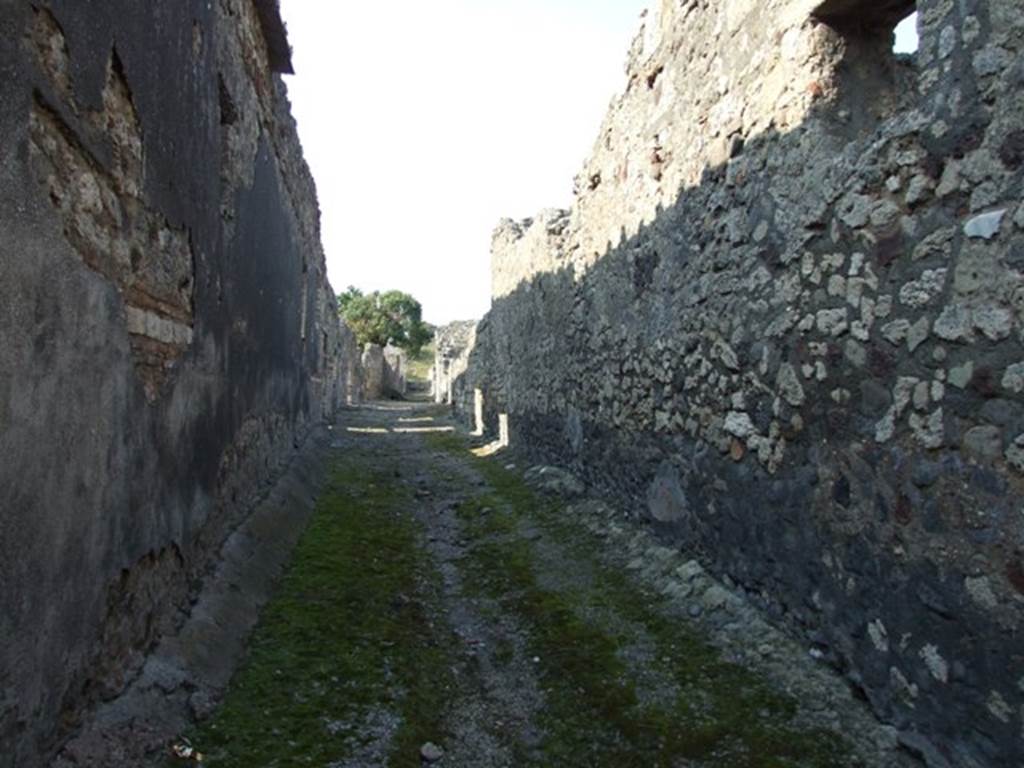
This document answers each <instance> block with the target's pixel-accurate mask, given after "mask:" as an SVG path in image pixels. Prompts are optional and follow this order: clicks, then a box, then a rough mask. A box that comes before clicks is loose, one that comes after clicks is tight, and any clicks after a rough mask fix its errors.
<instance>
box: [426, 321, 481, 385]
mask: <svg viewBox="0 0 1024 768" xmlns="http://www.w3.org/2000/svg"><path fill="white" fill-rule="evenodd" d="M475 336H476V322H475V321H473V320H466V321H459V322H454V323H449V324H448V325H445V326H443V327H441V328H438V329H437V330H436V331H435V332H434V365H433V366H432V367H431V369H430V371H431V373H430V379H431V394H432V395H433V397H434V402H435V403H444V404H446V405H451V404H453V403H454V402H455V383H456V381H457V380H458V379H459V377H460V376H462V375H463V374H464V373H465V372H466V367H467V366H468V365H469V352H470V350H471V349H472V348H473V340H474V338H475Z"/></svg>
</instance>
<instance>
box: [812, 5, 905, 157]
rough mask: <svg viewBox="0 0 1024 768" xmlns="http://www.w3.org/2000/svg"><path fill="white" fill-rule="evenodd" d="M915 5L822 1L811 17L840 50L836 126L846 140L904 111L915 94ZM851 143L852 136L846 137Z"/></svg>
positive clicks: (837, 75)
mask: <svg viewBox="0 0 1024 768" xmlns="http://www.w3.org/2000/svg"><path fill="white" fill-rule="evenodd" d="M916 11H917V3H916V1H915V0H824V2H821V3H819V4H818V6H817V7H816V8H815V10H814V13H813V17H814V18H815V19H817V20H818V21H819V22H821V23H822V24H824V25H826V26H828V27H830V28H831V29H832V30H834V31H835V32H836V33H837V34H838V36H839V38H841V44H842V57H841V60H840V61H839V62H838V65H837V67H836V70H835V76H836V86H837V88H838V97H839V102H840V103H839V104H838V105H837V106H838V107H839V108H838V109H837V110H836V113H837V115H841V116H842V117H841V122H845V123H846V125H847V126H848V128H849V130H850V131H851V133H852V134H862V133H863V132H865V131H870V130H872V129H873V128H874V127H875V126H876V125H877V123H878V121H879V120H884V119H886V118H887V117H889V116H891V115H893V114H895V113H896V112H898V111H900V110H901V109H904V108H906V107H908V106H909V104H907V103H906V101H907V100H908V99H912V98H913V94H915V93H916V90H917V89H916V87H915V86H916V79H917V70H916V67H915V64H914V58H913V57H912V56H909V55H906V54H909V53H913V52H914V51H916V50H917V44H918V43H917V13H916ZM851 138H852V136H851Z"/></svg>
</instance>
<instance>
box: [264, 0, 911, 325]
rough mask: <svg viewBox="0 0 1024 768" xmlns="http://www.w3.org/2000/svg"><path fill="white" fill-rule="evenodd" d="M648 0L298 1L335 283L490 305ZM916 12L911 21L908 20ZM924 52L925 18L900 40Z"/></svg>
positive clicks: (566, 177)
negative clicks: (503, 231) (505, 265)
mask: <svg viewBox="0 0 1024 768" xmlns="http://www.w3.org/2000/svg"><path fill="white" fill-rule="evenodd" d="M646 5H647V0H433V2H425V1H424V0H389V2H376V1H375V0H367V1H365V2H359V1H353V0H342V1H341V2H325V1H324V0H282V2H281V10H282V15H283V16H284V19H285V22H286V23H287V25H288V33H289V39H290V42H291V44H292V47H293V49H294V64H295V70H296V72H297V74H296V75H295V76H294V77H289V78H287V83H288V92H289V96H290V98H291V100H292V106H293V112H294V114H295V118H296V120H297V122H298V126H299V134H300V136H301V138H302V144H303V148H304V150H305V154H306V159H307V161H308V162H309V165H310V168H311V169H312V171H313V176H314V177H315V178H316V183H317V190H318V193H319V196H320V208H321V211H322V217H323V218H322V226H323V239H324V248H325V250H326V254H327V273H328V277H329V278H330V280H331V284H332V285H333V286H334V289H335V291H336V292H341V291H342V290H344V289H345V288H346V287H347V286H349V285H356V286H358V287H359V288H362V289H363V290H365V291H373V290H389V289H392V288H395V289H399V290H403V291H406V292H408V293H411V294H412V295H413V296H415V297H416V298H417V299H419V300H420V302H421V303H422V304H423V309H424V317H425V319H426V320H427V321H429V322H432V323H436V324H441V323H447V322H449V321H451V320H468V319H473V318H479V317H481V316H482V315H483V314H484V312H486V311H487V309H488V307H489V306H490V242H491V232H492V230H493V229H494V226H495V225H496V224H497V223H498V220H499V219H501V218H502V217H505V216H508V217H512V218H517V219H519V218H524V217H527V216H533V215H534V214H535V213H537V212H538V211H539V210H540V209H541V208H547V207H568V206H569V205H570V204H571V201H572V179H573V176H574V175H575V174H576V173H577V171H579V170H580V168H581V166H582V163H583V161H584V159H585V158H586V157H587V156H588V155H589V154H590V149H591V146H592V144H593V142H594V139H595V138H596V137H597V133H598V130H599V127H600V123H601V120H602V118H603V116H604V114H605V111H606V109H607V106H608V102H609V101H610V99H611V97H612V96H613V95H614V93H616V92H617V91H618V90H619V89H620V88H622V86H623V85H624V84H625V75H624V73H623V66H624V63H625V58H626V52H627V50H628V47H629V43H630V41H631V40H632V38H633V35H634V34H635V33H636V31H637V30H638V29H639V17H640V13H641V11H642V10H643V9H644V7H646ZM908 21H909V20H908ZM911 47H914V48H916V30H915V29H914V26H913V22H910V23H909V24H904V25H901V27H900V28H899V29H898V30H897V46H896V50H898V51H899V50H909V49H910V48H911Z"/></svg>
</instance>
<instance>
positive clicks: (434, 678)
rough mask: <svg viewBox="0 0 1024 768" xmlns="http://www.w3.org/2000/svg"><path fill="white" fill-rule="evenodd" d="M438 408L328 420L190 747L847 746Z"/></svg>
mask: <svg viewBox="0 0 1024 768" xmlns="http://www.w3.org/2000/svg"><path fill="white" fill-rule="evenodd" d="M444 425H445V422H443V421H441V420H439V417H437V415H436V411H431V410H430V409H429V408H425V407H423V406H416V407H412V406H399V405H392V406H379V407H377V408H373V409H363V410H360V411H357V412H352V413H350V414H348V415H347V417H346V420H345V422H344V423H343V424H341V425H340V426H339V427H338V428H337V429H336V433H337V434H338V441H337V447H336V450H335V453H334V457H333V468H332V475H331V478H330V481H329V484H328V487H327V489H326V491H325V492H324V493H323V495H322V496H321V498H320V500H319V503H318V507H317V510H316V513H315V516H314V518H313V521H312V523H311V524H310V526H309V528H308V530H307V531H306V532H305V534H304V535H303V537H302V539H301V541H300V543H299V545H298V548H297V549H296V552H295V555H294V558H293V563H292V565H291V567H290V569H289V571H288V572H287V574H286V576H285V578H284V579H283V581H282V583H281V585H280V588H279V590H278V593H277V595H276V596H275V598H274V599H273V600H272V601H271V603H270V604H269V605H268V606H267V608H266V609H265V610H264V613H263V615H262V617H261V621H260V624H259V626H258V628H257V630H256V632H255V635H254V637H253V640H252V643H251V650H250V653H249V656H248V659H247V661H246V662H245V663H244V665H243V666H242V668H241V669H240V670H239V671H238V672H237V674H236V675H235V678H234V679H233V681H232V684H231V687H230V690H229V691H228V693H227V696H226V698H225V700H224V702H223V704H222V706H221V707H220V709H219V710H218V711H217V712H216V713H215V714H214V715H213V717H212V718H211V719H210V720H208V721H207V722H205V723H203V724H201V725H200V726H199V727H197V729H196V730H195V731H194V732H193V733H192V734H191V740H192V743H193V744H195V746H196V747H197V748H198V749H199V750H201V751H202V752H203V753H204V756H205V760H204V762H205V763H206V764H208V765H212V766H225V767H227V766H230V767H232V768H233V767H235V766H247V767H248V766H305V765H314V766H322V767H327V766H329V767H331V768H341V767H342V766H418V765H421V764H423V763H424V762H426V760H425V757H424V755H426V756H427V757H431V758H435V757H436V758H438V759H437V760H436V761H435V762H436V764H437V765H442V766H466V767H467V768H468V767H469V766H474V767H475V766H481V767H484V766H594V767H599V766H609V768H610V767H611V766H616V767H621V766H668V767H675V766H708V767H712V766H714V767H717V766H721V767H722V768H726V767H732V766H736V767H737V768H739V767H743V766H749V767H751V768H755V767H757V768H761V767H763V768H769V767H772V766H811V767H817V766H820V767H822V768H824V767H826V766H846V765H861V764H863V763H862V762H859V761H858V760H857V759H856V758H854V757H852V756H851V755H850V749H849V747H848V746H847V745H846V743H845V742H844V741H843V739H842V738H841V737H840V736H838V735H837V734H835V733H833V732H830V731H827V730H823V729H821V728H817V727H808V725H807V722H808V720H807V719H806V718H805V717H804V713H803V711H802V709H801V707H800V706H799V705H798V702H797V701H795V700H794V699H792V698H789V697H787V696H785V695H782V694H779V693H777V692H775V691H773V690H772V688H771V686H770V685H769V684H768V683H767V682H765V681H764V680H763V679H760V678H759V677H758V676H757V675H755V674H754V673H753V672H751V671H748V670H746V669H744V668H742V667H740V666H737V665H736V664H732V663H727V662H725V661H723V660H722V658H721V657H720V655H719V653H718V652H717V651H716V650H715V649H714V648H713V647H712V646H711V645H710V644H709V643H708V642H706V640H705V639H703V638H702V637H701V636H700V635H699V634H698V633H697V631H696V630H694V629H693V628H688V627H687V626H686V625H685V623H682V622H680V621H678V620H676V619H674V618H673V617H671V616H670V615H668V614H667V613H666V612H665V610H663V607H662V606H661V604H660V598H659V597H658V596H656V595H653V594H649V593H647V592H646V591H645V590H644V589H642V588H641V587H640V586H638V585H637V584H636V583H635V582H634V581H633V580H632V579H631V578H630V577H629V576H628V575H626V574H625V573H624V572H622V571H619V570H615V569H610V568H608V567H607V566H606V564H602V562H601V559H600V557H599V549H600V547H601V546H602V545H601V542H600V540H599V539H598V538H597V537H594V536H592V535H590V534H588V533H586V532H585V531H581V530H580V528H579V526H574V525H572V524H570V523H569V522H568V521H567V519H566V518H565V516H564V515H563V514H561V510H562V509H563V508H564V503H563V502H561V501H559V500H558V499H554V498H551V497H542V496H538V495H536V494H535V493H534V492H533V491H532V490H530V489H529V488H528V487H527V486H525V485H524V484H523V482H522V479H521V477H520V475H519V474H518V472H514V471H510V470H509V469H506V468H505V466H504V465H503V461H502V460H500V459H499V458H491V459H482V458H476V457H474V456H472V455H470V454H469V452H468V451H467V446H466V444H465V442H464V441H463V439H462V438H460V437H458V436H456V435H455V434H452V433H451V432H445V431H439V430H441V429H447V427H445V426H444ZM428 742H430V743H432V744H435V745H437V746H438V747H440V749H439V750H438V752H439V755H432V754H429V750H428V751H427V752H426V753H424V752H423V751H422V749H423V747H424V745H425V744H427V743H428Z"/></svg>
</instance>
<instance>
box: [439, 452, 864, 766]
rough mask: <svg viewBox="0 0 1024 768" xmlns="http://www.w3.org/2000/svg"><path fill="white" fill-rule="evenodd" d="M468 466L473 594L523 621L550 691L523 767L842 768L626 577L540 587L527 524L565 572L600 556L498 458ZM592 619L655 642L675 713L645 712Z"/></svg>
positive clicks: (773, 699) (787, 706)
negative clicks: (537, 742) (480, 480)
mask: <svg viewBox="0 0 1024 768" xmlns="http://www.w3.org/2000/svg"><path fill="white" fill-rule="evenodd" d="M430 440H431V442H432V443H433V445H434V446H435V447H436V448H441V449H444V450H447V451H449V452H453V453H456V454H460V455H464V454H465V451H466V446H465V445H464V443H463V441H462V440H461V439H460V438H459V437H457V436H454V435H433V436H431V438H430ZM472 461H473V462H474V466H475V468H476V469H477V470H478V471H479V472H480V473H481V474H482V475H483V476H484V477H485V478H486V479H487V481H488V484H489V485H490V487H491V488H492V489H493V491H492V493H491V494H489V495H487V496H483V497H479V498H477V499H475V500H474V501H473V502H472V503H470V504H466V505H463V506H462V507H461V509H460V513H461V516H462V518H463V521H464V524H465V526H466V528H467V531H466V533H467V538H468V539H469V540H470V541H472V542H475V543H474V544H473V545H472V546H471V548H470V550H469V552H470V557H469V558H468V565H467V567H468V568H469V569H470V571H471V573H472V578H471V579H470V583H473V584H475V585H476V588H477V589H480V590H482V591H484V592H486V593H488V595H489V596H490V597H491V598H493V599H497V600H499V601H500V604H501V605H502V607H503V608H504V609H506V610H508V611H512V612H515V613H516V614H518V615H519V616H520V617H521V618H522V619H523V620H524V623H525V625H526V627H527V628H528V631H529V632H530V634H531V647H532V652H533V653H535V654H536V658H537V659H538V660H539V666H540V667H541V671H542V684H543V685H544V687H545V690H546V696H547V704H548V706H547V708H546V710H545V712H544V713H543V715H542V722H541V723H539V725H540V726H541V728H542V729H543V730H544V732H545V733H546V738H545V740H544V743H543V744H542V745H541V749H540V753H541V754H540V755H536V754H535V755H533V756H531V757H529V758H527V757H526V756H524V763H528V764H535V765H557V766H576V765H578V766H594V767H595V768H597V767H598V766H677V765H701V766H722V767H723V768H724V767H726V766H729V767H732V766H736V767H740V766H749V767H751V768H754V767H757V768H773V767H775V766H819V767H821V768H824V767H825V766H839V765H849V764H850V761H849V759H848V758H847V757H846V752H847V750H846V748H845V747H844V744H843V743H842V741H841V739H840V738H839V737H838V736H837V735H836V734H833V733H830V732H826V731H807V730H804V729H801V728H798V727H794V726H793V724H792V720H793V716H794V714H795V713H796V709H797V705H796V702H794V701H793V700H792V699H790V698H788V697H786V696H782V695H779V694H776V693H774V692H772V691H771V690H770V689H769V688H768V687H767V686H766V684H765V683H764V682H762V681H761V680H759V679H758V678H757V677H756V676H755V675H754V674H753V673H751V672H749V671H748V670H745V669H743V668H741V667H739V666H737V665H735V664H730V663H726V662H725V661H723V660H722V659H721V657H720V655H719V653H718V652H717V651H716V650H715V649H714V648H713V647H712V646H710V645H709V644H708V643H707V642H706V641H704V640H702V639H701V638H700V637H699V636H697V634H696V633H695V632H694V631H692V630H689V629H687V628H685V627H683V626H680V622H678V621H674V620H671V619H670V618H668V617H667V615H666V614H665V613H664V612H663V611H659V610H658V609H657V607H656V605H655V604H656V598H655V597H654V596H652V595H647V594H644V593H643V592H642V591H641V590H640V589H639V588H638V587H637V585H635V584H634V583H633V582H632V581H630V580H629V578H628V577H626V576H624V575H622V574H621V573H618V572H613V571H609V570H607V569H603V568H596V569H594V571H593V572H594V573H595V574H596V578H592V579H589V580H587V582H586V585H585V586H583V587H577V588H575V589H568V590H553V589H550V588H545V587H543V586H541V582H540V580H539V579H538V572H539V569H541V568H543V567H545V566H544V565H543V564H542V563H541V560H542V558H541V557H540V555H539V553H538V551H537V549H536V548H535V547H534V546H533V545H532V544H531V542H530V541H529V540H528V537H526V538H524V537H523V536H522V535H521V532H522V530H523V525H524V524H526V525H528V526H529V527H531V528H536V529H538V530H539V531H541V533H542V535H543V536H545V537H548V538H549V539H550V540H553V541H555V542H557V543H558V545H559V546H560V547H561V548H562V550H563V551H564V552H565V553H566V554H567V556H568V559H566V560H565V562H564V563H562V564H561V567H564V568H573V567H574V565H573V563H574V562H576V563H584V562H589V563H591V564H593V563H595V562H596V561H597V559H598V558H597V553H596V551H595V548H596V547H597V546H599V544H598V543H597V542H596V540H594V539H592V538H591V537H590V536H589V535H588V534H585V533H583V532H581V531H580V530H579V529H578V528H577V527H572V528H570V527H569V526H568V525H567V524H566V523H565V521H564V520H563V519H562V518H560V517H559V516H558V510H559V508H560V506H559V505H558V504H557V503H553V502H552V501H550V500H547V499H544V498H541V497H539V496H537V495H535V494H534V493H533V492H532V491H531V490H530V489H529V488H528V487H526V486H525V485H524V484H523V482H522V481H521V479H520V478H519V476H518V475H517V474H515V473H514V472H511V471H508V470H506V469H505V468H504V467H503V466H502V462H501V460H500V458H497V457H495V458H474V459H472ZM483 510H488V511H487V512H486V513H484V512H483ZM547 567H550V565H549V566H547ZM556 567H558V565H557V564H556ZM588 609H593V610H588ZM595 612H596V613H600V614H605V615H607V614H608V613H611V614H614V615H618V616H620V617H622V619H623V624H624V625H640V626H642V627H643V628H644V630H645V632H646V634H647V635H648V636H649V637H652V638H653V639H654V641H655V643H656V646H657V656H658V658H659V659H660V664H659V666H660V667H661V668H662V673H663V674H665V675H667V676H668V678H669V679H670V680H671V681H672V683H673V684H674V687H675V688H676V689H677V690H678V691H679V694H678V695H677V696H676V697H675V700H674V701H669V702H664V703H658V704H651V703H646V704H642V703H641V701H640V697H639V696H638V691H637V684H636V682H635V681H634V679H633V676H632V675H631V670H630V669H629V667H628V665H627V663H626V662H625V661H624V660H623V658H622V654H621V653H620V650H621V649H622V648H623V647H624V645H625V644H626V643H627V642H628V639H627V637H625V636H624V633H620V632H619V631H617V630H616V628H615V627H614V626H607V625H604V626H602V625H599V624H598V623H595V622H594V621H591V620H589V619H588V618H587V617H588V615H593V614H594V613H595Z"/></svg>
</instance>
